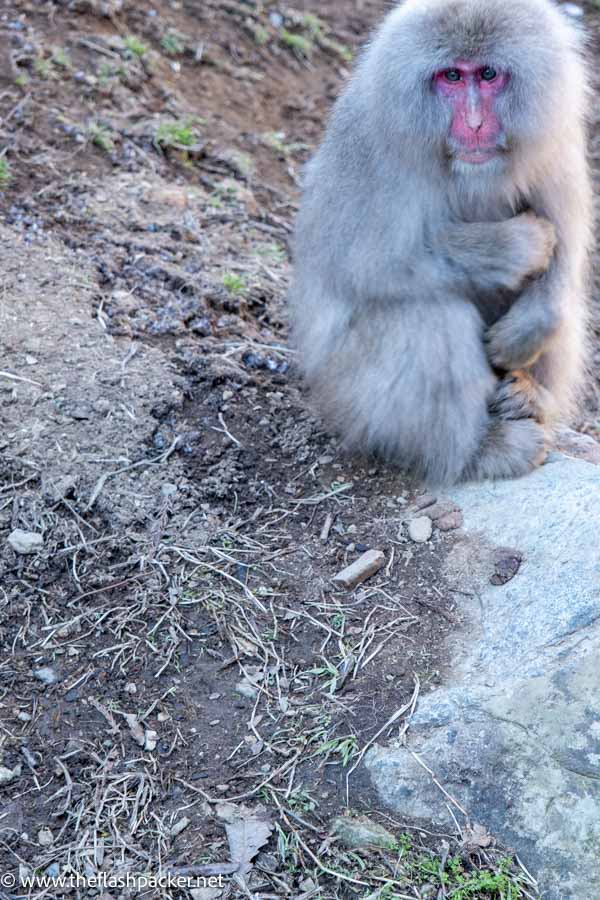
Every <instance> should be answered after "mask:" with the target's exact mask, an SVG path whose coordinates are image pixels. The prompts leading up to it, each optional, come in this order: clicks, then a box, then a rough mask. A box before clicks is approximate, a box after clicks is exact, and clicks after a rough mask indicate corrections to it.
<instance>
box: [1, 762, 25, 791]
mask: <svg viewBox="0 0 600 900" xmlns="http://www.w3.org/2000/svg"><path fill="white" fill-rule="evenodd" d="M20 774H21V766H15V768H14V769H7V768H6V766H0V787H2V786H3V785H5V784H10V783H11V781H14V780H15V779H16V778H18V777H19V775H20Z"/></svg>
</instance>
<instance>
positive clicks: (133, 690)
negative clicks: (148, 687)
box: [125, 681, 137, 694]
mask: <svg viewBox="0 0 600 900" xmlns="http://www.w3.org/2000/svg"><path fill="white" fill-rule="evenodd" d="M125 690H126V691H127V693H128V694H137V685H136V684H134V683H133V681H130V682H129V684H126V685H125Z"/></svg>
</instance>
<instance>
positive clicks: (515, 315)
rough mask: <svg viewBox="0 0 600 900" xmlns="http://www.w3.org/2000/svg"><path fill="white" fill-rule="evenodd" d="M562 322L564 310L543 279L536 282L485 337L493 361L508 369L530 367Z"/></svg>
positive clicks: (488, 352)
mask: <svg viewBox="0 0 600 900" xmlns="http://www.w3.org/2000/svg"><path fill="white" fill-rule="evenodd" d="M538 285H539V287H538ZM560 323H561V315H560V310H558V309H557V308H556V307H555V306H553V305H552V302H551V300H550V298H549V296H547V293H546V291H545V290H544V289H543V285H542V284H541V282H536V283H534V284H532V286H531V289H528V290H527V291H525V292H524V293H523V294H522V295H521V297H519V299H518V300H517V301H516V302H515V303H514V304H513V306H512V307H511V308H510V309H509V311H508V312H507V313H506V314H505V315H504V316H502V318H501V319H498V321H497V322H495V323H494V324H493V325H492V326H491V327H490V328H488V330H487V332H486V334H485V338H484V340H485V344H486V350H487V354H488V357H489V360H490V362H491V363H492V365H493V366H494V368H496V369H502V370H503V371H505V372H514V371H515V370H517V369H526V368H528V367H529V366H531V365H532V364H533V363H534V362H535V361H536V359H537V358H538V357H539V356H540V354H541V353H542V352H543V351H544V350H545V348H546V347H547V346H548V344H549V343H550V341H551V340H552V338H553V337H554V336H555V335H556V333H557V332H558V330H559V327H560Z"/></svg>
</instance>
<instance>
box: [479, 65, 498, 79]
mask: <svg viewBox="0 0 600 900" xmlns="http://www.w3.org/2000/svg"><path fill="white" fill-rule="evenodd" d="M497 74H498V73H497V72H496V70H495V69H492V67H491V66H486V67H485V69H482V71H481V80H482V81H493V80H494V78H495V77H496V75H497Z"/></svg>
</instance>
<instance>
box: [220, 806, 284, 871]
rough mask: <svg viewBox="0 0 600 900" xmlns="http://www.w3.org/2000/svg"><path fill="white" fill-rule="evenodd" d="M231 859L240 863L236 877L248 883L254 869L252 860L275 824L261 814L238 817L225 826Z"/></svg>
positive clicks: (267, 838) (265, 841)
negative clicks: (247, 880)
mask: <svg viewBox="0 0 600 900" xmlns="http://www.w3.org/2000/svg"><path fill="white" fill-rule="evenodd" d="M225 831H226V832H227V840H228V841H229V852H230V853H231V861H232V862H233V863H237V864H238V867H239V868H238V870H237V873H236V878H238V879H239V880H240V881H241V883H242V884H244V885H245V884H246V878H247V876H248V875H249V873H250V871H251V870H252V861H253V860H254V857H255V856H256V855H257V853H258V851H259V850H260V849H261V848H262V847H264V845H265V844H266V843H267V841H268V840H269V838H270V836H271V832H272V831H273V824H272V823H271V822H269V821H268V820H267V819H265V818H262V817H259V816H250V817H248V818H243V819H238V820H237V821H235V822H232V823H230V824H228V825H226V826H225Z"/></svg>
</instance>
